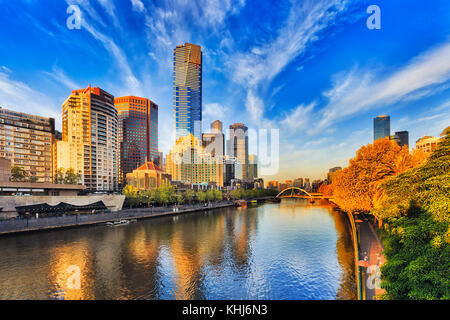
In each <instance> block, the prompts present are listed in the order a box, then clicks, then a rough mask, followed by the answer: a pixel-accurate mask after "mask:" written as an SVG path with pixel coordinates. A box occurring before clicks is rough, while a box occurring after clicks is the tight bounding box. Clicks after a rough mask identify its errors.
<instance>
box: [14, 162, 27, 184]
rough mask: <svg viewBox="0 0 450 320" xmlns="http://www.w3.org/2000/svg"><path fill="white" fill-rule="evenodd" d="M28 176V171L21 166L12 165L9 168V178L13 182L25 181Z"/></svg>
mask: <svg viewBox="0 0 450 320" xmlns="http://www.w3.org/2000/svg"><path fill="white" fill-rule="evenodd" d="M27 177H28V172H26V171H25V170H24V169H23V168H22V167H19V166H13V167H12V168H11V180H12V181H14V182H25V181H26V179H27Z"/></svg>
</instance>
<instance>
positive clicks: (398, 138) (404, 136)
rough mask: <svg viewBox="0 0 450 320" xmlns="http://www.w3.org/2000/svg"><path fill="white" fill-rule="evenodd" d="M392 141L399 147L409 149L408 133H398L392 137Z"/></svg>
mask: <svg viewBox="0 0 450 320" xmlns="http://www.w3.org/2000/svg"><path fill="white" fill-rule="evenodd" d="M394 141H395V142H396V143H397V144H398V145H399V146H400V147H403V146H407V147H408V148H409V133H408V131H398V132H396V133H395V135H394Z"/></svg>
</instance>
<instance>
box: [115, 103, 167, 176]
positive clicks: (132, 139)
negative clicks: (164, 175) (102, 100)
mask: <svg viewBox="0 0 450 320" xmlns="http://www.w3.org/2000/svg"><path fill="white" fill-rule="evenodd" d="M114 105H115V106H116V108H117V112H118V117H119V127H118V142H119V148H120V159H119V160H120V161H119V183H120V184H121V185H124V184H125V180H126V175H127V173H131V172H132V171H133V170H134V169H136V168H138V167H139V166H141V165H143V164H144V163H145V162H146V161H154V162H158V158H159V153H158V105H157V104H155V103H153V102H152V101H150V100H149V99H146V98H140V97H135V96H127V97H119V98H115V99H114Z"/></svg>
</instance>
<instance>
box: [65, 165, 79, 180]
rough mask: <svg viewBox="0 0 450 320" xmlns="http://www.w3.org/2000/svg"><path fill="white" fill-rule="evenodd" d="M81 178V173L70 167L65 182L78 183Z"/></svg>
mask: <svg viewBox="0 0 450 320" xmlns="http://www.w3.org/2000/svg"><path fill="white" fill-rule="evenodd" d="M80 179H81V175H80V174H78V173H76V172H75V170H74V169H73V168H69V169H68V170H67V171H66V174H65V175H64V184H78V183H79V182H80Z"/></svg>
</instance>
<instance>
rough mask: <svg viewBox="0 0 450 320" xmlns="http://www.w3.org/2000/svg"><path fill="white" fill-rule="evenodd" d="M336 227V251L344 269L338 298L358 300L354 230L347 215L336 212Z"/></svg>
mask: <svg viewBox="0 0 450 320" xmlns="http://www.w3.org/2000/svg"><path fill="white" fill-rule="evenodd" d="M334 225H335V228H336V231H337V234H338V236H339V237H338V239H337V241H336V251H337V258H338V263H339V265H340V266H341V269H342V271H343V272H342V276H341V281H339V283H340V286H339V289H338V292H337V294H336V298H338V299H343V300H354V299H356V292H357V288H356V283H355V261H354V257H355V253H354V248H353V241H352V228H351V225H350V222H349V221H348V217H347V216H346V214H345V213H341V212H338V211H334Z"/></svg>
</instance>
